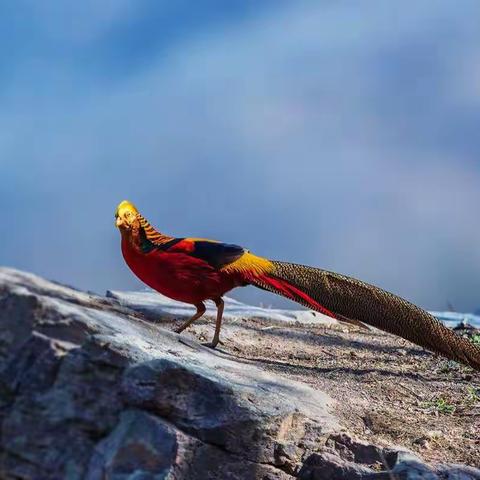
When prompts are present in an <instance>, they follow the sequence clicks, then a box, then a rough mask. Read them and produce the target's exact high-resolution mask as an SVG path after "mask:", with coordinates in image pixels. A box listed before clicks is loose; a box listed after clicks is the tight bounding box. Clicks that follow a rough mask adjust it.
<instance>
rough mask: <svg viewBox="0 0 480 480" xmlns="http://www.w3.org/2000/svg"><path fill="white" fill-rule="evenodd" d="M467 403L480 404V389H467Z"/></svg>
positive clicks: (469, 387)
mask: <svg viewBox="0 0 480 480" xmlns="http://www.w3.org/2000/svg"><path fill="white" fill-rule="evenodd" d="M466 401H467V403H469V404H472V403H478V402H480V389H478V388H475V387H472V386H470V385H469V386H468V387H467V400H466Z"/></svg>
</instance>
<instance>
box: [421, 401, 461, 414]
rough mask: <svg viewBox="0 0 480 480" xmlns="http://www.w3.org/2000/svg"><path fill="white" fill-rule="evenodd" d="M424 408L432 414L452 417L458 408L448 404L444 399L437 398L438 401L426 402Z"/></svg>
mask: <svg viewBox="0 0 480 480" xmlns="http://www.w3.org/2000/svg"><path fill="white" fill-rule="evenodd" d="M424 406H425V407H426V408H428V409H429V410H431V411H432V412H435V413H441V414H443V415H452V414H453V413H455V410H456V408H457V407H456V406H455V405H453V404H451V403H448V402H447V400H445V399H444V398H437V399H436V400H432V401H429V402H425V403H424Z"/></svg>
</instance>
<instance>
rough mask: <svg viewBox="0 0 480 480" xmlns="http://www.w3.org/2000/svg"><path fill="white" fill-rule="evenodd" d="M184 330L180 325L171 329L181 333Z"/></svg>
mask: <svg viewBox="0 0 480 480" xmlns="http://www.w3.org/2000/svg"><path fill="white" fill-rule="evenodd" d="M184 330H185V329H184V328H182V327H177V328H174V329H173V331H174V332H175V333H182V332H183V331H184Z"/></svg>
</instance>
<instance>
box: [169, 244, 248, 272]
mask: <svg viewBox="0 0 480 480" xmlns="http://www.w3.org/2000/svg"><path fill="white" fill-rule="evenodd" d="M167 251H169V252H174V253H185V254H187V255H189V256H191V257H194V258H198V259H200V260H203V261H204V262H206V263H208V264H209V265H210V266H212V267H213V268H215V269H218V270H220V269H222V268H224V267H226V266H228V265H230V264H232V263H234V262H235V261H237V260H238V259H240V258H241V257H242V256H243V255H244V254H245V253H246V252H247V250H246V249H245V248H243V247H240V246H239V245H232V244H229V243H221V242H217V241H214V240H206V239H197V238H184V239H181V240H180V241H177V242H175V243H173V242H172V244H171V246H169V248H167Z"/></svg>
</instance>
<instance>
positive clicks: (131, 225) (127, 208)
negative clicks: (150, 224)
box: [115, 200, 140, 233]
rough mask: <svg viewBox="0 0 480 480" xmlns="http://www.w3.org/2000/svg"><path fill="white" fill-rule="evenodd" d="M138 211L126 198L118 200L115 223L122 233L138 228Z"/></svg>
mask: <svg viewBox="0 0 480 480" xmlns="http://www.w3.org/2000/svg"><path fill="white" fill-rule="evenodd" d="M138 213H139V212H138V210H137V208H136V207H135V205H134V204H133V203H131V202H129V201H128V200H124V201H123V202H120V204H119V205H118V207H117V210H116V211H115V225H116V226H117V227H118V228H119V229H120V231H121V232H122V233H125V232H128V231H131V230H134V229H138V228H139V227H140V221H139V219H138Z"/></svg>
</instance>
